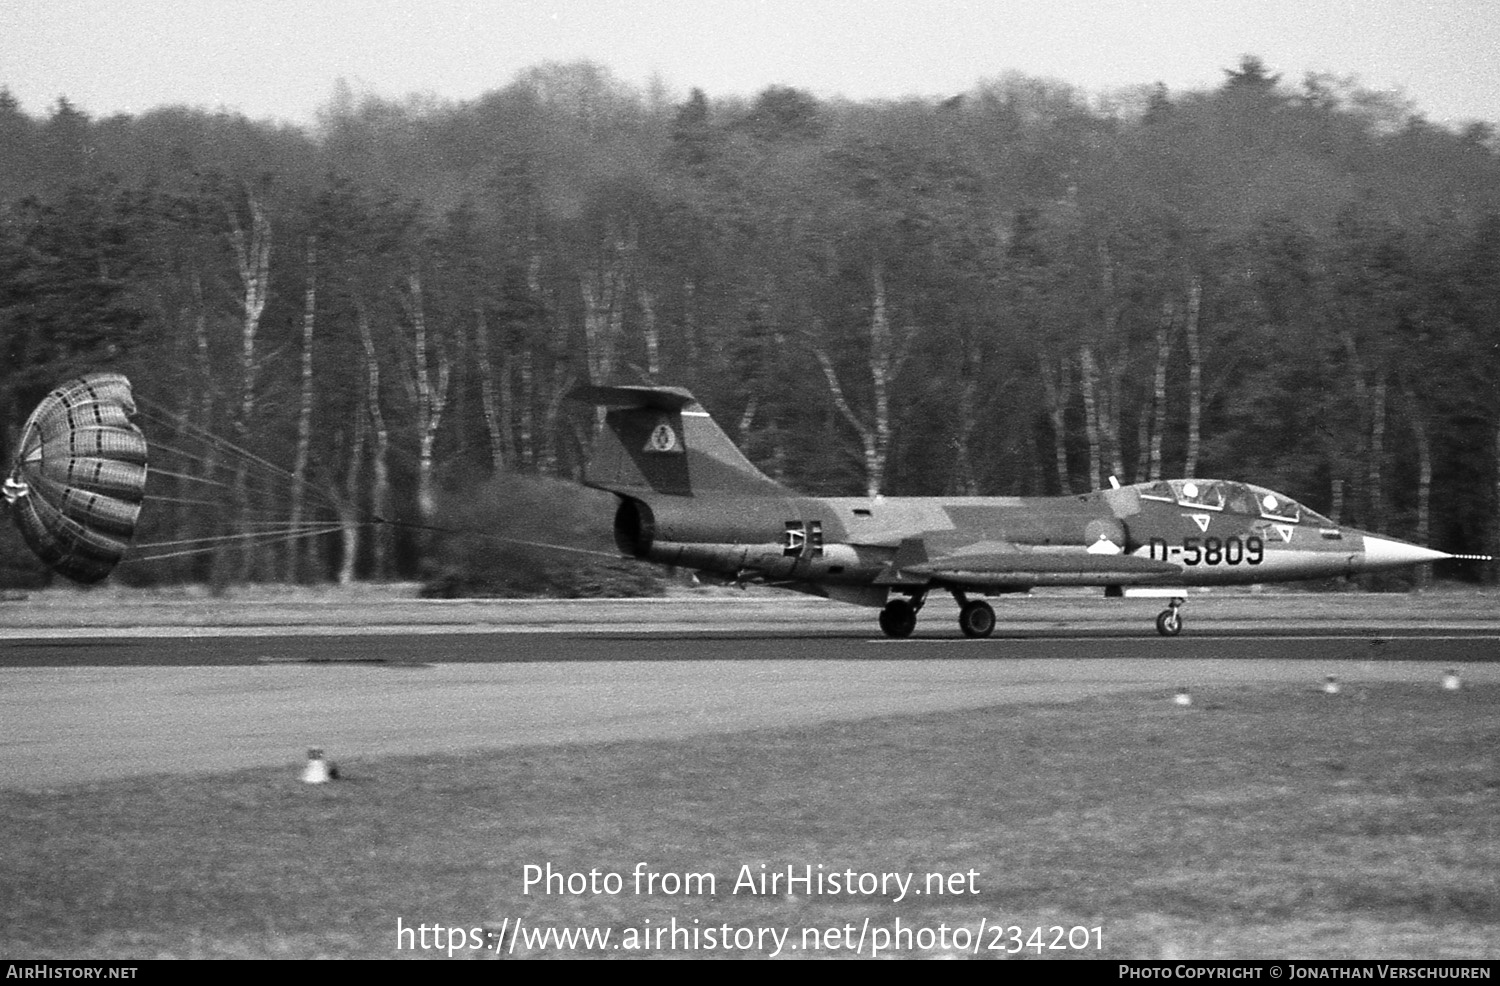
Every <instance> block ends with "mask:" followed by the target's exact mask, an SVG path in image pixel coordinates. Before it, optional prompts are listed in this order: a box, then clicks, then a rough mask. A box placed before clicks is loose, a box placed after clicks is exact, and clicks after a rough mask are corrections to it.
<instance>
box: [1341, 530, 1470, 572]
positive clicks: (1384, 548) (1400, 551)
mask: <svg viewBox="0 0 1500 986" xmlns="http://www.w3.org/2000/svg"><path fill="white" fill-rule="evenodd" d="M1364 538H1365V551H1364V565H1363V567H1364V569H1365V570H1366V571H1368V570H1370V569H1375V568H1400V567H1401V566H1403V565H1416V564H1419V563H1421V562H1424V561H1440V560H1441V559H1444V558H1452V557H1453V556H1452V555H1450V554H1448V553H1447V552H1446V551H1434V550H1433V549H1431V548H1423V547H1421V546H1420V545H1415V544H1407V543H1406V542H1405V541H1394V540H1392V539H1390V538H1378V537H1374V536H1372V535H1369V534H1366V535H1365V536H1364Z"/></svg>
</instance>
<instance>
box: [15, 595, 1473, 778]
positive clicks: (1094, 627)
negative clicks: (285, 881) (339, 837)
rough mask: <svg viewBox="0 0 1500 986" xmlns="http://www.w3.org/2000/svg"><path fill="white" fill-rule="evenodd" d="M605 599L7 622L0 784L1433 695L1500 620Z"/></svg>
mask: <svg viewBox="0 0 1500 986" xmlns="http://www.w3.org/2000/svg"><path fill="white" fill-rule="evenodd" d="M608 605H610V604H598V605H596V606H594V607H592V608H589V607H584V608H582V609H580V608H577V607H575V608H573V609H571V610H570V611H569V612H571V613H573V614H574V615H573V617H572V618H571V619H561V618H559V617H557V616H556V615H555V614H549V615H546V616H545V618H543V619H541V620H540V621H535V620H534V621H532V622H531V623H526V622H524V621H521V622H519V623H517V624H515V625H510V626H507V627H504V628H496V627H493V626H485V625H483V624H476V623H468V624H464V625H451V624H446V623H439V624H437V625H433V624H431V623H428V624H425V625H423V626H421V627H420V628H419V629H420V632H415V631H414V629H413V628H412V626H411V625H410V624H408V625H407V626H406V627H405V628H404V629H403V627H402V626H400V625H395V624H388V625H383V626H374V627H369V628H356V627H350V626H344V625H333V626H318V625H313V623H312V622H311V621H303V622H300V623H298V624H296V625H262V626H238V627H222V626H210V625H195V626H163V625H155V626H140V625H122V626H117V627H112V628H110V629H108V630H103V631H101V630H99V629H91V628H89V627H86V626H78V625H76V624H75V625H73V626H45V625H44V626H33V627H29V628H28V627H17V626H12V627H10V628H9V629H8V630H7V632H5V633H4V634H3V639H0V788H28V789H34V788H44V787H57V786H62V785H68V784H75V783H83V782H91V781H100V780H106V779H110V778H116V777H126V776H132V775H142V774H152V773H163V772H171V773H181V772H213V771H221V770H229V769H235V768H242V767H257V766H276V765H282V766H285V767H286V768H287V770H288V771H289V776H290V772H291V771H293V770H294V769H295V767H296V766H297V765H299V764H300V762H301V761H302V759H303V758H304V757H305V754H306V750H307V749H308V748H310V747H320V748H323V749H324V750H326V751H327V752H328V755H329V756H330V757H332V758H334V759H336V760H340V761H343V762H344V763H345V765H346V767H347V768H348V769H350V770H353V771H358V769H359V764H360V761H361V760H364V759H367V758H372V757H379V756H385V755H392V754H420V753H436V752H458V751H466V750H483V749H497V748H504V747H514V746H523V745H534V744H556V743H592V742H605V741H618V740H641V739H675V738H681V737H687V736H692V735H695V734H701V733H706V732H725V731H734V730H745V729H757V728H774V727H780V726H788V725H805V724H811V723H821V722H829V721H836V720H851V719H864V718H870V717H875V716H884V715H900V714H922V713H934V712H941V711H944V710H952V709H965V708H977V707H986V706H997V705H1005V704H1011V703H1020V702H1058V701H1074V700H1078V699H1081V698H1084V697H1087V696H1093V695H1103V694H1108V693H1113V692H1121V691H1140V692H1148V693H1151V692H1157V693H1160V694H1161V696H1162V700H1163V702H1167V701H1169V700H1170V696H1171V695H1172V694H1173V693H1175V691H1176V690H1177V689H1178V688H1188V689H1190V690H1191V691H1192V692H1193V693H1194V694H1195V695H1197V696H1199V700H1200V702H1207V701H1211V699H1212V695H1213V693H1214V691H1215V690H1222V689H1231V688H1237V687H1242V686H1247V685H1257V684H1294V685H1295V684H1302V685H1305V686H1306V687H1308V688H1315V687H1318V686H1319V685H1320V684H1321V683H1322V681H1323V680H1324V678H1325V676H1327V675H1330V674H1332V675H1337V676H1338V677H1339V678H1340V679H1341V680H1342V682H1343V683H1344V685H1345V688H1346V690H1347V691H1348V692H1349V693H1351V694H1353V693H1356V692H1357V690H1358V688H1359V687H1360V686H1361V685H1363V684H1369V683H1375V682H1393V681H1400V682H1413V683H1418V684H1423V685H1427V686H1430V687H1433V688H1435V689H1436V688H1439V687H1440V680H1441V677H1442V676H1443V674H1444V673H1445V672H1446V671H1448V670H1450V669H1452V670H1456V671H1458V672H1459V673H1460V675H1461V676H1462V678H1463V679H1464V680H1465V681H1467V682H1470V683H1480V682H1493V681H1496V680H1500V663H1497V662H1496V657H1497V656H1500V627H1497V626H1494V625H1492V624H1490V623H1488V621H1479V622H1475V621H1473V620H1469V621H1451V620H1450V621H1446V622H1444V621H1442V620H1435V619H1424V620H1421V621H1417V622H1412V621H1408V622H1406V623H1399V624H1398V623H1393V622H1391V621H1389V620H1385V621H1382V620H1378V619H1376V620H1370V621H1365V622H1363V623H1362V622H1360V621H1359V620H1356V619H1353V618H1344V619H1336V620H1329V619H1306V620H1301V621H1286V620H1283V621H1280V622H1277V623H1275V624H1266V623H1265V622H1264V621H1260V623H1259V624H1258V625H1241V624H1239V623H1235V622H1233V621H1227V620H1222V619H1221V620H1219V621H1218V622H1215V621H1214V620H1212V619H1208V620H1204V621H1201V623H1200V626H1199V628H1198V629H1197V630H1196V631H1195V632H1192V633H1190V634H1187V635H1184V636H1182V637H1178V638H1175V639H1163V638H1160V637H1157V636H1156V635H1155V634H1154V633H1151V632H1150V631H1149V630H1148V629H1146V628H1144V627H1143V626H1141V625H1140V624H1141V622H1142V621H1141V620H1140V616H1141V613H1140V612H1136V611H1134V610H1132V611H1131V612H1130V613H1129V614H1128V615H1129V616H1130V618H1129V619H1124V618H1123V616H1122V614H1121V613H1120V612H1118V611H1108V612H1107V614H1106V616H1105V617H1097V616H1095V617H1090V616H1088V615H1087V613H1085V615H1084V617H1082V618H1081V619H1080V620H1077V621H1072V622H1068V621H1063V622H1059V621H1056V620H1043V621H1041V622H1039V623H1030V624H1014V623H1013V624H1007V625H1005V626H1002V628H1001V630H1000V633H999V635H997V636H996V637H995V638H993V639H990V640H981V641H974V640H965V639H963V638H961V637H959V636H958V635H957V633H956V630H955V628H954V627H951V626H949V621H948V620H947V619H946V618H943V619H941V620H938V619H934V620H933V621H932V622H931V623H930V624H926V625H924V626H923V628H922V629H921V630H919V633H920V634H923V635H922V636H919V637H917V638H914V639H911V640H905V641H892V640H887V639H885V638H883V637H879V636H874V635H872V634H871V630H870V628H869V627H868V626H867V625H866V623H867V622H868V621H867V620H865V619H864V617H867V616H868V614H867V613H865V612H864V611H859V610H851V609H843V608H835V609H831V610H820V609H810V610H807V611H806V612H804V613H802V614H801V619H800V620H797V619H787V618H784V614H785V612H786V611H785V610H777V611H776V615H775V616H773V617H767V616H766V615H765V614H761V615H760V616H759V617H757V616H756V615H755V613H754V612H752V611H751V610H749V609H741V610H739V611H738V612H737V613H736V614H735V618H734V619H729V620H725V619H722V618H721V619H718V620H717V621H709V620H698V619H695V618H686V619H685V618H683V616H682V609H681V607H671V606H664V607H660V608H659V609H655V610H651V612H652V613H654V614H655V617H654V619H655V623H654V625H653V624H651V623H649V622H648V623H646V624H642V625H635V624H632V625H631V626H630V628H629V629H627V630H620V629H618V627H617V626H614V625H611V623H610V622H609V621H607V620H603V619H600V618H599V614H601V613H605V612H608ZM1136 609H1139V607H1137V608H1136ZM633 611H635V612H639V611H640V608H639V607H636V608H635V609H634V610H633ZM579 613H584V614H593V617H594V619H592V621H591V620H590V619H587V618H581V617H580V616H579V615H578V614H579ZM808 613H813V614H832V615H831V616H827V615H824V617H823V618H822V619H809V618H808V617H807V614H808ZM851 613H852V614H854V615H855V617H858V618H853V617H851V616H850V614H851ZM719 615H720V617H722V615H723V614H722V613H720V614H719ZM1147 615H1149V614H1147ZM54 622H55V621H54ZM137 622H139V621H137ZM372 622H378V621H372ZM726 624H727V625H730V626H732V627H733V629H732V630H729V631H724V630H721V629H717V627H718V626H722V625H726Z"/></svg>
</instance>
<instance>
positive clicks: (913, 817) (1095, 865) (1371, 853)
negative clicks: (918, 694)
mask: <svg viewBox="0 0 1500 986" xmlns="http://www.w3.org/2000/svg"><path fill="white" fill-rule="evenodd" d="M1497 741H1500V688H1496V687H1480V688H1474V689H1470V690H1467V691H1465V692H1462V693H1458V694H1456V695H1455V694H1453V693H1444V692H1440V691H1437V690H1436V689H1430V688H1425V687H1418V686H1399V685H1391V686H1379V687H1373V688H1368V689H1362V690H1351V691H1350V692H1346V693H1345V694H1343V695H1339V696H1325V695H1322V694H1320V693H1317V692H1312V691H1303V690H1288V689H1281V688H1278V689H1269V688H1266V689H1259V688H1257V689H1252V688H1245V689H1242V690H1234V691H1225V692H1223V693H1221V694H1216V695H1208V694H1204V695H1198V696H1196V704H1195V705H1194V706H1192V707H1191V708H1186V709H1183V708H1178V707H1176V706H1174V705H1172V704H1171V703H1170V702H1169V701H1168V699H1167V696H1165V695H1161V694H1158V695H1140V696H1126V697H1115V698H1107V699H1097V700H1091V701H1087V702H1079V703H1072V704H1068V705H1059V706H1015V707H1006V708H1001V709H993V710H981V711H976V712H966V713H950V714H944V715H941V716H924V717H914V718H889V719H883V720H876V721H869V722H863V723H854V724H843V725H832V726H822V727H818V728H807V729H786V730H776V731H761V732H752V733H743V734H738V735H726V736H712V737H703V738H697V739H693V740H690V741H681V742H653V743H620V744H610V745H600V746H577V747H547V748H536V749H523V750H512V751H507V752H500V753H493V754H486V755H483V756H468V757H423V758H400V759H383V760H371V761H364V762H355V763H352V764H346V765H345V769H346V772H347V773H348V774H350V775H351V776H350V777H349V779H347V780H344V781H341V782H339V783H336V784H332V785H327V786H323V787H309V786H306V785H303V784H300V783H299V782H298V781H297V780H296V776H295V771H294V770H292V769H291V768H290V767H289V768H288V769H286V770H280V771H270V770H251V771H242V772H238V773H234V774H228V775H221V776H215V777H209V778H183V777H165V778H146V779H139V780H132V781H121V782H112V783H108V784H100V785H96V786H90V787H86V788H78V789H68V790H60V791H55V792H45V793H27V794H22V793H17V792H3V793H0V819H3V821H0V825H3V834H4V838H3V839H0V886H3V887H4V888H5V893H4V895H3V898H0V929H3V933H0V940H3V942H4V945H5V947H4V951H5V952H6V953H7V954H8V955H11V956H26V957H47V956H66V957H86V956H109V957H165V956H191V957H220V956H223V957H245V956H266V957H304V956H340V957H367V958H387V957H396V956H397V955H398V953H397V951H396V948H395V946H396V935H395V931H396V922H397V919H398V918H400V919H401V920H402V921H403V922H404V924H405V925H407V926H413V925H419V924H423V923H425V924H441V925H446V926H453V927H461V928H478V927H484V928H493V929H499V928H501V927H502V922H504V921H506V919H510V920H511V921H512V922H513V921H514V920H516V919H521V920H523V921H525V922H526V923H527V925H528V926H543V925H553V926H568V925H591V926H598V927H608V928H612V929H614V932H615V934H616V935H617V936H618V935H623V934H624V933H625V932H626V930H627V929H630V928H634V929H641V928H645V927H655V928H660V927H662V926H663V925H668V924H669V923H670V922H671V921H672V920H673V919H674V918H675V920H676V921H677V923H678V924H679V925H692V924H693V922H694V921H697V922H698V924H697V925H696V927H698V928H700V929H701V928H707V927H710V926H715V927H716V926H719V925H722V924H725V923H727V924H729V925H730V926H731V927H766V926H783V927H788V928H791V929H792V940H793V941H794V942H798V941H800V937H799V936H800V935H801V934H802V929H817V928H827V927H833V926H843V925H845V924H852V925H853V926H854V927H855V928H856V929H858V928H859V927H860V926H861V925H862V923H863V922H864V920H865V919H866V918H869V919H870V921H871V924H872V926H875V927H884V928H890V927H892V926H893V925H894V924H895V923H896V921H897V920H898V919H899V920H900V921H901V922H902V923H903V924H904V925H905V926H907V927H909V928H910V927H930V928H936V927H937V926H938V925H940V924H945V925H947V926H948V927H949V928H955V927H959V926H965V927H968V928H971V929H972V928H977V927H978V926H979V923H980V922H981V920H983V921H986V922H988V924H989V925H991V926H993V925H995V924H996V923H1001V924H1004V925H1019V926H1024V927H1026V928H1027V930H1028V932H1029V930H1030V928H1031V927H1032V926H1035V925H1042V926H1051V925H1062V926H1065V927H1071V926H1085V927H1090V928H1092V927H1099V928H1102V938H1103V948H1102V950H1087V951H1084V952H1082V953H1066V952H1055V953H1054V952H1050V951H1049V952H1047V953H1046V954H1049V955H1052V954H1082V955H1084V956H1087V957H1091V958H1097V957H1141V958H1157V957H1168V958H1172V957H1210V956H1218V957H1266V956H1280V957H1325V958H1326V957H1335V956H1359V957H1458V956H1489V957H1494V956H1496V955H1497V954H1500V945H1497V944H1496V943H1497V942H1500V935H1497V931H1500V892H1497V890H1496V887H1497V886H1500V838H1497V836H1500V823H1497V817H1500V816H1497V812H1496V808H1497V800H1500V766H1497V764H1496V761H1495V753H1494V751H1495V749H1496V748H1497ZM638 862H645V863H647V864H648V865H649V866H650V868H652V869H653V870H656V871H659V872H676V873H685V872H707V873H712V874H714V875H715V877H716V878H717V881H716V882H717V887H716V890H717V893H716V894H714V895H713V896H706V895H694V896H675V897H674V896H666V895H660V894H658V895H644V894H642V895H637V894H634V893H632V892H631V882H630V877H629V874H630V873H631V871H632V870H633V868H634V867H635V866H636V864H637V863H638ZM547 863H550V864H551V865H552V866H553V867H555V868H556V869H557V870H559V871H564V872H574V871H576V872H588V871H589V870H599V871H601V872H608V871H615V872H619V873H622V874H625V887H624V892H622V893H620V894H618V895H607V894H598V895H594V894H580V895H568V894H563V895H552V896H541V895H537V894H531V895H527V894H523V892H522V874H523V867H524V866H526V865H527V864H538V865H541V864H547ZM761 864H767V866H768V867H770V868H771V869H773V870H775V869H780V870H782V871H784V870H785V868H786V867H787V866H795V867H798V868H800V867H802V866H804V865H813V866H817V865H818V864H823V865H825V866H826V867H827V869H828V870H829V871H832V870H843V869H845V868H853V869H854V870H856V871H861V870H865V871H871V872H884V871H901V872H915V873H918V874H925V873H927V872H962V871H968V870H971V869H972V870H976V871H977V873H978V875H977V877H976V879H975V886H976V887H977V890H978V893H977V894H972V895H971V894H961V895H957V896H945V897H936V896H927V897H916V896H910V897H908V898H907V899H906V900H903V901H901V902H899V903H898V902H893V901H891V900H889V899H887V898H885V897H882V896H879V895H875V896H856V897H852V898H851V897H846V896H840V897H821V898H820V897H817V896H809V895H806V894H797V895H795V896H794V897H787V896H784V895H779V894H776V895H769V896H762V895H752V894H746V893H734V892H732V886H733V882H734V879H735V876H736V873H737V871H738V870H739V868H740V867H741V866H744V865H749V866H751V867H752V869H754V870H757V871H758V867H759V866H760V865H761ZM620 940H621V939H620V938H618V937H617V938H616V939H615V941H617V942H618V941H620ZM700 940H701V939H700ZM992 940H993V939H989V938H986V940H985V942H984V944H985V945H988V944H990V943H991V942H992ZM522 951H525V949H524V948H523V949H522ZM981 951H982V952H983V954H997V953H990V952H988V951H985V950H983V949H982V950H981ZM1034 951H1035V950H1026V951H1024V952H1023V953H1022V954H1023V955H1026V956H1030V955H1032V954H1033V953H1034ZM537 952H538V953H539V954H558V955H577V954H591V953H588V952H579V951H572V950H558V949H539V950H537ZM402 954H406V955H410V954H411V953H410V952H406V953H402ZM423 954H427V955H433V954H444V953H433V952H428V953H423ZM461 954H466V953H461ZM592 954H600V953H599V952H598V950H596V951H595V952H594V953H592ZM602 954H610V955H619V954H625V953H621V952H618V951H614V950H608V951H605V952H603V953H602ZM632 954H633V953H632ZM648 954H651V953H650V952H648ZM656 954H672V953H671V950H670V949H669V948H668V949H663V950H662V951H661V952H658V953H656ZM678 954H681V953H678ZM692 954H696V955H702V954H726V953H725V952H723V951H718V952H716V953H703V952H696V953H692ZM732 954H749V955H751V956H755V957H759V956H762V955H764V954H765V952H764V951H759V950H755V949H752V950H750V951H749V952H748V953H739V952H736V953H732ZM838 954H848V953H847V952H841V953H838ZM902 954H910V953H909V952H907V953H902Z"/></svg>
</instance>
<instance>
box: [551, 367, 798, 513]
mask: <svg viewBox="0 0 1500 986" xmlns="http://www.w3.org/2000/svg"><path fill="white" fill-rule="evenodd" d="M568 396H569V397H570V398H572V399H574V400H578V401H583V402H585V403H588V404H594V405H597V406H600V407H605V408H608V409H609V410H608V412H607V413H606V414H605V416H604V427H603V428H602V429H601V430H600V432H599V436H598V437H597V438H596V439H594V448H593V450H592V452H591V453H590V455H589V461H588V464H587V465H586V466H585V467H584V479H583V481H584V483H585V484H586V485H588V486H592V487H595V488H596V489H601V490H608V491H609V492H611V493H619V494H621V495H640V494H645V493H667V494H672V495H675V496H695V495H697V494H700V493H730V494H735V495H739V496H787V495H790V494H791V491H790V490H788V489H787V488H786V487H784V486H782V485H781V484H780V483H778V482H776V481H775V480H773V479H771V478H770V477H769V476H767V475H766V474H765V473H763V472H761V471H760V470H759V469H757V468H755V466H753V465H751V464H750V460H749V459H747V458H745V456H744V455H743V454H741V452H740V450H739V449H737V448H735V446H734V443H733V442H732V441H730V440H729V436H728V435H726V434H724V432H723V431H722V430H720V428H719V426H718V425H716V424H714V420H713V418H711V417H709V414H708V412H707V411H705V410H703V406H702V405H700V404H699V403H698V402H697V401H696V400H694V399H693V395H692V394H690V393H688V392H687V391H686V390H683V389H682V388H681V387H580V388H578V389H577V390H574V391H573V392H572V393H570V394H569V395H568Z"/></svg>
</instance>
